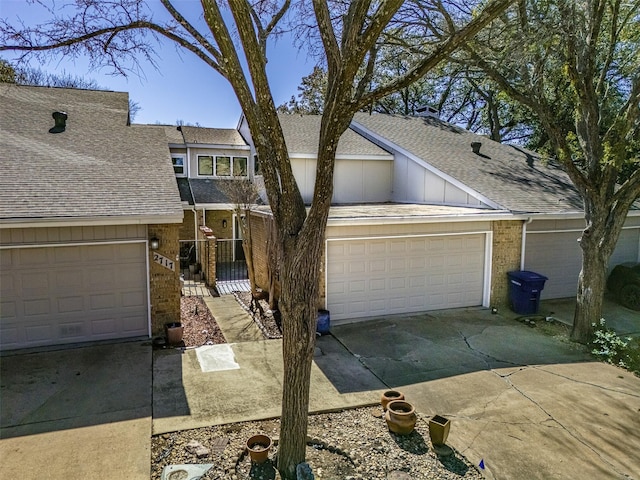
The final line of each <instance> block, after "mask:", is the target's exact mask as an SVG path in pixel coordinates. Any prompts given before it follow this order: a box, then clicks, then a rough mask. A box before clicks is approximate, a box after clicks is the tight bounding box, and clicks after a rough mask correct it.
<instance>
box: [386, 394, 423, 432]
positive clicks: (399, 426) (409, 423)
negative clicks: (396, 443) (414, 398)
mask: <svg viewBox="0 0 640 480" xmlns="http://www.w3.org/2000/svg"><path fill="white" fill-rule="evenodd" d="M384 419H385V420H386V421H387V426H388V427H389V430H391V431H392V432H393V433H397V434H398V435H409V434H410V433H411V432H413V428H414V427H415V426H416V420H417V417H416V409H415V408H414V407H413V405H411V404H410V403H409V402H405V401H404V400H393V401H391V402H389V403H388V404H387V413H385V415H384Z"/></svg>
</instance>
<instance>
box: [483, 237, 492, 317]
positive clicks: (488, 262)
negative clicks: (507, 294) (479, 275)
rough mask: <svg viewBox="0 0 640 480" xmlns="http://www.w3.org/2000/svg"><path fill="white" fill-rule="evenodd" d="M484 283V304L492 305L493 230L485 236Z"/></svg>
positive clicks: (486, 305)
mask: <svg viewBox="0 0 640 480" xmlns="http://www.w3.org/2000/svg"><path fill="white" fill-rule="evenodd" d="M484 241H485V244H484V284H483V285H482V306H483V307H487V308H488V307H489V306H490V305H491V270H492V269H493V232H492V231H489V232H486V234H485V237H484Z"/></svg>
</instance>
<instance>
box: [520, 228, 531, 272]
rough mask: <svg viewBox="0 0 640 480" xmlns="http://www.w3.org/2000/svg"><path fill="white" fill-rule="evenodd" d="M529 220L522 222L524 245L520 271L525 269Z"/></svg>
mask: <svg viewBox="0 0 640 480" xmlns="http://www.w3.org/2000/svg"><path fill="white" fill-rule="evenodd" d="M528 223H529V222H528V221H524V222H522V245H521V247H520V271H522V270H524V252H525V251H526V249H527V224H528Z"/></svg>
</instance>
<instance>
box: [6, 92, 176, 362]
mask: <svg viewBox="0 0 640 480" xmlns="http://www.w3.org/2000/svg"><path fill="white" fill-rule="evenodd" d="M0 103H1V104H2V106H3V110H4V114H3V115H2V118H1V119H0V150H1V151H2V153H1V155H2V167H3V175H2V178H1V179H0V265H1V272H0V274H1V281H0V302H1V305H0V347H1V348H2V350H10V349H17V348H28V347H41V346H47V345H58V344H69V343H77V342H86V341H97V340H111V339H121V338H135V337H149V336H150V335H152V334H158V333H159V332H161V331H162V329H163V326H164V323H165V322H174V321H179V318H180V317H179V316H180V287H179V285H180V284H179V276H178V272H177V269H176V267H175V262H176V259H177V256H178V242H177V241H178V231H179V227H180V224H181V223H182V220H183V207H182V204H181V201H180V195H179V192H178V188H177V185H176V182H175V179H174V174H173V168H172V164H171V155H170V151H169V147H168V144H167V141H166V135H165V132H164V129H163V128H162V127H155V126H140V125H130V124H129V104H128V95H127V94H126V93H119V92H108V91H89V90H76V89H64V88H47V87H31V86H18V85H13V84H0Z"/></svg>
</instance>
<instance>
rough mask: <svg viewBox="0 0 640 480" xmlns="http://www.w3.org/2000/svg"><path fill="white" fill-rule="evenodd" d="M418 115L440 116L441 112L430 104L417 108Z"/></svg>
mask: <svg viewBox="0 0 640 480" xmlns="http://www.w3.org/2000/svg"><path fill="white" fill-rule="evenodd" d="M416 115H417V116H418V117H435V118H439V117H440V112H438V110H436V109H435V108H434V107H432V106H430V105H423V106H421V107H418V108H416Z"/></svg>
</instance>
